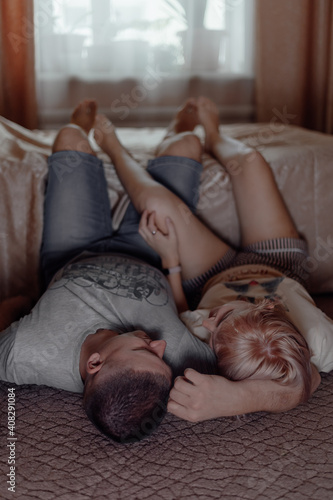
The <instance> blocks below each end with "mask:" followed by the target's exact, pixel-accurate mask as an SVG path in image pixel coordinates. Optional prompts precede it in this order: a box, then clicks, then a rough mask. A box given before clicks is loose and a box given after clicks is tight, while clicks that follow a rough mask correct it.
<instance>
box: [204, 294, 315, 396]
mask: <svg viewBox="0 0 333 500" xmlns="http://www.w3.org/2000/svg"><path fill="white" fill-rule="evenodd" d="M214 350H215V353H216V355H217V358H218V366H219V371H220V374H221V375H223V376H224V377H226V378H229V379H230V380H244V379H269V380H275V381H277V382H279V383H281V384H284V385H289V384H290V385H303V387H304V390H303V398H302V401H307V399H308V398H309V397H310V394H311V365H310V351H309V348H308V345H307V343H306V341H305V339H304V337H303V336H302V334H301V333H300V332H299V331H298V330H297V328H296V327H295V326H294V325H293V324H292V323H291V321H289V320H288V318H287V317H286V314H285V312H284V309H283V306H282V304H281V303H280V302H278V301H272V300H269V299H264V300H262V301H261V302H260V303H259V304H257V305H256V306H254V307H253V308H250V309H249V312H248V313H242V314H239V315H235V316H231V317H230V318H229V319H228V320H225V322H222V323H221V326H220V329H219V331H218V332H217V333H216V334H215V338H214Z"/></svg>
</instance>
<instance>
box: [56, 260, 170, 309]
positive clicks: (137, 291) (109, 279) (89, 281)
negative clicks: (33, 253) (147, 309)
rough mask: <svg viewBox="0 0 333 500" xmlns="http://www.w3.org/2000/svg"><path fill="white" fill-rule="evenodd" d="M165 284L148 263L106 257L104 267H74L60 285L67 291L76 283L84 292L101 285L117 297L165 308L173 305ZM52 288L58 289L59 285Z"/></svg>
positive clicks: (88, 264) (89, 264) (86, 264)
mask: <svg viewBox="0 0 333 500" xmlns="http://www.w3.org/2000/svg"><path fill="white" fill-rule="evenodd" d="M66 280H67V281H66ZM163 280H164V277H163V276H162V275H161V273H160V272H158V271H157V270H156V269H154V268H153V267H151V266H148V265H147V264H145V263H141V262H135V261H133V260H130V259H127V258H126V257H107V256H105V257H103V260H102V261H101V264H100V265H99V263H98V262H95V263H94V262H89V261H80V262H76V263H73V264H70V265H69V266H68V267H67V268H66V269H65V271H64V273H63V275H62V278H61V281H59V282H58V283H59V286H65V287H69V286H70V283H75V285H76V286H82V287H84V288H87V287H90V286H96V285H97V286H98V287H100V288H102V289H104V290H107V291H108V292H110V293H112V294H114V295H118V296H121V297H124V298H128V299H133V300H138V301H141V302H142V301H147V302H148V303H149V304H151V305H155V306H163V305H165V304H167V303H168V301H169V297H168V291H167V289H166V284H165V283H164V282H163ZM52 288H53V289H54V288H57V282H55V283H54V284H53V285H52Z"/></svg>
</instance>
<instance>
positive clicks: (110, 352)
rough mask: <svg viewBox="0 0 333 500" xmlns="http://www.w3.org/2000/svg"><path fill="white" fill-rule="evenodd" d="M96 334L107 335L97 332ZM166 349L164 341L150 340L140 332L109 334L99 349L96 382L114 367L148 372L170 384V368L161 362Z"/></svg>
mask: <svg viewBox="0 0 333 500" xmlns="http://www.w3.org/2000/svg"><path fill="white" fill-rule="evenodd" d="M97 333H100V334H103V333H107V331H105V330H99V331H98V332H97ZM165 347H166V342H165V340H152V339H151V338H150V337H149V336H148V335H147V334H146V333H145V332H143V331H142V330H136V331H133V332H128V333H123V334H121V335H116V334H112V332H111V333H110V337H109V338H108V337H107V339H106V341H105V342H104V343H103V346H102V348H101V349H100V354H101V360H102V366H101V368H100V370H99V371H98V373H96V374H95V377H94V378H95V379H96V381H97V379H98V380H101V378H102V377H103V376H104V375H107V374H108V373H109V372H110V369H112V368H114V367H115V366H118V367H122V368H126V367H128V368H129V369H132V370H134V371H137V372H140V371H149V372H152V373H158V374H160V375H164V376H165V377H166V378H167V379H168V380H169V381H170V383H171V380H172V372H171V368H170V367H169V366H168V365H167V364H166V363H165V361H163V359H162V358H163V355H164V351H165Z"/></svg>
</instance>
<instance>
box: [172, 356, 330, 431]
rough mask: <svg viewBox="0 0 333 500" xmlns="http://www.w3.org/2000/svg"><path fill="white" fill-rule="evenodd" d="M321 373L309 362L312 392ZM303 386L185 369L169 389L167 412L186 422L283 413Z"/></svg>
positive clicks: (297, 401)
mask: <svg viewBox="0 0 333 500" xmlns="http://www.w3.org/2000/svg"><path fill="white" fill-rule="evenodd" d="M319 384H320V375H319V373H318V371H317V369H316V368H315V367H314V366H313V365H312V390H311V392H312V393H313V392H314V391H315V390H316V388H317V387H318V385H319ZM302 395H303V387H302V386H300V385H295V386H293V385H283V384H280V383H278V382H276V381H274V380H255V379H253V380H251V379H246V380H240V381H236V382H234V381H231V380H228V379H226V378H224V377H221V376H219V375H202V374H201V373H198V372H197V371H195V370H193V369H190V368H188V369H187V370H185V375H184V376H183V377H178V378H177V379H176V381H175V384H174V387H173V388H172V390H171V392H170V398H169V402H168V411H169V412H170V413H173V414H174V415H176V416H177V417H180V418H183V419H185V420H188V421H189V422H200V421H202V420H208V419H211V418H218V417H231V416H233V415H243V414H245V413H253V412H258V411H266V412H273V413H276V412H283V411H288V410H291V409H292V408H295V407H296V406H298V405H299V404H300V403H301V402H302Z"/></svg>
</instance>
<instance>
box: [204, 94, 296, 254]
mask: <svg viewBox="0 0 333 500" xmlns="http://www.w3.org/2000/svg"><path fill="white" fill-rule="evenodd" d="M197 105H198V116H199V119H200V122H201V124H202V125H203V127H204V129H205V136H206V138H205V149H206V150H207V151H209V152H210V153H211V154H213V155H214V156H215V157H216V158H217V160H218V161H219V162H220V163H221V164H223V165H224V166H225V168H226V169H227V171H228V172H229V174H230V179H231V182H232V187H233V192H234V197H235V201H236V207H237V211H238V217H239V221H240V227H241V237H242V246H247V245H250V244H252V243H255V242H257V241H263V240H267V239H273V238H282V237H289V238H298V237H299V235H298V232H297V229H296V227H295V225H294V223H293V221H292V219H291V217H290V215H289V212H288V210H287V208H286V206H285V203H284V201H283V198H282V196H281V194H280V192H279V190H278V187H277V185H276V182H275V179H274V176H273V173H272V171H271V168H270V166H269V165H268V163H267V162H266V161H265V159H264V158H263V157H262V155H261V154H260V153H259V152H257V151H255V150H254V149H252V148H250V147H248V146H246V145H245V144H243V143H242V142H240V141H237V140H236V139H232V138H230V137H228V136H225V135H224V134H220V132H219V120H218V113H217V108H216V106H215V104H214V103H213V102H212V101H211V100H210V99H208V98H206V97H200V98H199V99H198V100H197Z"/></svg>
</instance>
